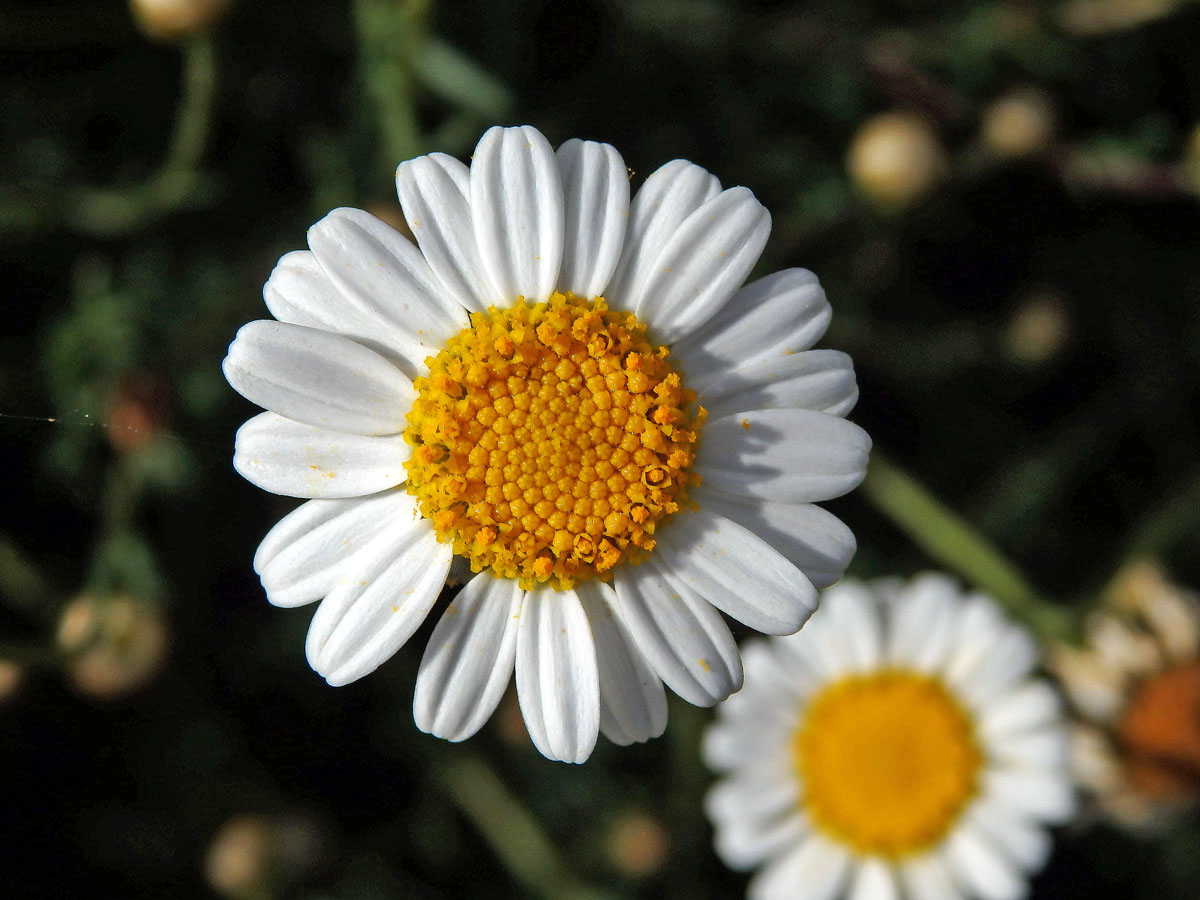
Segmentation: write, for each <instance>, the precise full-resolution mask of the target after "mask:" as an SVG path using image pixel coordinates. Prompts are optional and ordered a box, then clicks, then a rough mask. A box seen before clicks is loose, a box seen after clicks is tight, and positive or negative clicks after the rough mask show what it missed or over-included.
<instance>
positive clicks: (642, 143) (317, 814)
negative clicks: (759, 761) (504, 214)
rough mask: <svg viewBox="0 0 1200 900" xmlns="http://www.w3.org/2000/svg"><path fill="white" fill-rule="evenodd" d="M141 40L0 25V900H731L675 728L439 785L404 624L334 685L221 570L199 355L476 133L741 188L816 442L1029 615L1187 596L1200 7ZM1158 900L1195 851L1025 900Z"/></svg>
mask: <svg viewBox="0 0 1200 900" xmlns="http://www.w3.org/2000/svg"><path fill="white" fill-rule="evenodd" d="M152 5H156V6H157V5H158V4H151V3H149V2H147V3H146V4H145V6H146V7H150V6H152ZM174 5H182V6H183V7H196V9H193V10H192V11H193V12H197V11H198V12H199V14H200V15H199V18H198V19H197V20H195V21H192V22H187V21H184V20H180V19H171V18H169V17H168V18H167V19H154V20H151V19H144V20H143V21H142V22H141V26H140V27H139V24H138V22H137V21H136V20H135V17H134V16H133V15H132V13H131V11H130V8H129V7H128V6H127V5H126V4H125V3H122V2H117V0H109V2H97V0H6V2H5V3H4V5H3V6H2V7H0V98H2V101H3V115H2V116H0V271H3V274H4V277H3V282H4V284H3V288H2V290H3V292H4V312H5V314H4V319H3V327H2V328H0V414H2V416H0V461H2V464H3V471H4V472H5V473H6V477H5V478H4V479H3V481H2V482H0V659H2V660H4V662H3V664H0V696H2V697H3V700H2V701H0V771H2V772H3V775H2V776H0V778H2V779H3V782H2V783H3V785H4V789H3V798H4V799H3V802H2V812H0V823H2V827H3V829H4V832H5V834H4V836H3V842H2V844H0V846H4V847H5V848H6V854H5V855H6V857H7V858H6V860H5V861H4V863H3V865H2V866H0V894H3V895H4V896H6V897H114V898H116V897H120V898H133V897H178V898H190V897H211V896H217V895H218V892H223V893H224V894H225V896H231V897H247V898H255V897H272V896H280V897H296V898H313V900H316V898H346V900H350V898H385V897H415V898H439V897H539V896H540V897H553V898H571V897H577V898H582V897H592V898H599V897H680V898H690V897H701V898H702V897H727V896H737V895H740V893H741V892H742V891H743V889H744V884H745V879H744V877H743V876H740V875H737V874H735V873H732V872H729V871H727V870H725V869H724V868H723V867H722V865H721V864H720V863H719V862H718V861H717V859H716V858H715V857H714V855H713V854H712V852H711V850H710V839H711V834H710V830H709V827H708V825H707V822H706V820H705V817H704V815H703V812H702V807H701V802H702V797H703V792H704V790H705V789H706V787H707V785H708V783H709V775H708V774H707V772H706V771H705V770H704V768H703V766H702V765H701V764H700V762H699V758H698V750H697V745H698V740H699V735H700V732H701V729H702V728H703V725H704V723H705V722H706V721H707V720H708V717H709V713H708V712H707V711H704V710H697V709H694V708H692V707H689V706H687V705H686V704H683V703H681V702H677V703H672V707H671V721H670V724H669V726H668V731H667V734H666V735H665V736H664V737H663V738H661V739H659V740H657V741H653V742H651V743H650V744H648V745H645V746H639V747H634V748H628V749H621V748H615V747H613V746H612V745H611V744H608V743H607V742H606V741H604V740H603V739H602V740H601V742H600V746H599V747H598V749H597V751H596V753H595V755H594V756H593V757H592V759H591V761H590V762H588V763H587V764H586V765H585V766H583V767H572V766H566V765H562V764H558V763H550V762H547V761H545V760H544V759H542V758H541V757H540V756H539V755H538V754H537V753H536V751H534V750H533V749H532V747H531V745H530V744H529V742H528V739H527V737H525V735H524V731H523V727H522V725H521V723H520V720H519V714H518V712H517V711H516V706H515V702H514V699H513V697H512V696H509V697H508V698H507V699H506V700H505V702H504V703H503V704H502V707H501V709H500V711H499V712H498V713H497V715H496V716H495V717H494V719H493V721H492V722H490V723H489V725H488V726H487V727H486V728H485V729H484V731H483V732H482V733H481V734H480V735H479V736H478V737H476V738H475V739H472V740H471V741H469V742H467V743H466V744H465V745H451V744H448V743H445V742H442V741H439V740H436V739H434V738H431V737H428V736H425V735H422V734H420V733H419V732H417V730H416V728H415V726H414V725H413V722H412V715H411V708H410V707H411V698H412V685H413V680H414V678H415V673H416V668H417V664H418V662H419V658H420V648H421V647H422V646H423V645H424V642H425V638H426V636H427V634H428V631H429V628H430V627H431V626H432V623H433V622H434V621H436V616H432V617H431V618H430V620H429V624H428V625H427V626H426V628H425V629H423V630H422V631H421V632H419V633H418V634H417V636H416V637H414V638H413V640H412V642H411V643H410V644H409V646H408V647H406V648H405V649H404V650H403V651H401V653H400V654H398V656H397V657H396V659H395V660H393V661H392V662H390V663H388V664H387V665H386V666H385V667H384V668H383V669H381V670H380V671H379V672H378V673H376V674H375V675H372V676H371V677H369V678H367V679H364V680H363V681H361V682H358V683H356V684H354V685H352V686H349V687H346V688H341V689H336V690H335V689H332V688H329V687H327V686H326V685H325V684H324V683H323V682H322V681H321V679H320V678H318V677H317V676H316V675H315V674H313V673H312V672H311V671H310V670H309V668H308V666H307V664H306V663H305V660H304V652H303V640H304V633H305V629H306V627H307V622H308V618H309V615H310V611H309V610H276V609H272V608H271V607H269V606H268V604H267V603H266V600H265V598H264V597H263V595H262V592H261V590H260V589H259V587H258V584H257V582H256V580H255V578H254V575H253V572H252V570H251V567H250V561H251V558H252V555H253V552H254V549H255V547H256V545H257V543H258V541H259V539H260V538H261V537H262V535H263V534H264V533H265V532H266V531H267V529H268V528H269V527H270V526H271V525H272V524H273V523H274V522H275V521H276V520H277V519H278V518H279V517H280V516H281V515H282V514H284V513H285V512H286V511H288V510H289V509H291V508H292V507H293V506H294V505H295V503H294V501H290V500H287V499H284V498H278V497H272V496H268V495H265V494H263V493H261V492H260V491H258V490H257V489H255V488H253V487H251V486H250V485H249V484H247V483H245V482H244V481H242V480H241V479H240V478H238V477H237V476H236V475H235V473H234V472H233V469H232V466H231V464H230V457H231V454H232V441H233V433H234V431H235V430H236V428H237V426H238V425H239V424H240V423H241V421H243V420H244V419H246V418H248V417H249V416H250V415H251V414H252V413H254V412H255V411H256V410H255V409H253V408H252V407H251V406H250V404H248V403H247V402H245V401H244V400H242V399H241V398H240V397H238V396H237V395H235V394H234V393H233V391H232V390H230V389H229V388H228V387H227V385H226V384H225V382H224V381H223V379H222V377H221V374H220V369H219V362H220V360H221V358H222V356H223V355H224V350H225V347H226V345H227V344H228V342H229V340H230V339H231V338H232V336H233V334H234V332H235V330H236V329H237V327H238V326H239V325H240V324H241V323H243V322H245V321H247V320H250V319H254V318H261V317H265V316H266V310H265V308H264V307H263V305H262V301H261V296H260V292H261V286H262V283H263V282H264V281H265V279H266V277H267V275H268V273H269V272H270V270H271V267H272V265H273V264H274V262H275V260H276V259H277V258H278V257H279V256H280V255H281V254H282V253H284V252H286V251H288V250H292V249H297V248H300V247H303V246H304V235H305V229H306V228H307V227H308V226H309V225H310V224H311V223H312V222H314V221H315V220H316V219H318V218H320V217H321V216H322V215H324V214H325V213H326V212H327V211H328V210H329V209H331V208H333V207H335V206H341V205H350V206H359V207H363V208H367V209H370V210H371V211H373V212H375V213H376V214H377V215H380V216H382V217H384V218H390V219H392V220H393V221H396V222H400V218H399V214H400V211H399V207H398V205H397V204H396V200H395V195H394V188H393V181H392V174H393V171H394V167H395V165H396V163H397V162H399V161H400V160H401V159H404V158H408V157H411V156H414V155H417V154H420V153H424V152H428V151H431V150H441V151H444V152H448V153H452V154H455V155H458V156H459V157H461V158H465V157H466V156H467V155H469V153H470V151H471V148H472V147H473V145H474V142H475V141H476V140H477V139H478V136H479V135H480V134H481V133H482V131H483V130H484V129H485V128H486V127H487V126H489V125H491V124H495V123H518V122H521V123H524V122H528V123H532V124H535V125H537V126H538V127H539V128H541V129H542V131H543V132H544V133H545V134H546V135H547V136H548V137H549V139H550V140H551V141H552V142H553V143H559V142H561V141H563V140H566V139H568V138H571V137H584V138H590V139H596V140H603V141H608V142H610V143H612V144H614V145H615V146H616V147H617V148H618V149H619V150H620V151H621V152H622V154H623V155H624V158H625V161H626V163H627V165H628V166H629V167H630V168H631V169H632V170H633V171H634V173H635V175H634V181H635V185H636V184H637V183H640V180H641V179H642V178H643V177H644V176H645V175H646V174H648V173H649V172H651V171H653V170H654V169H655V168H657V167H658V166H659V165H660V164H662V163H663V162H665V161H667V160H669V159H673V158H676V157H681V156H682V157H686V158H689V159H691V160H693V161H695V162H697V163H699V164H701V165H703V166H705V167H707V168H709V169H710V170H712V171H713V172H715V173H716V174H717V175H718V176H719V177H720V178H721V179H722V181H723V183H724V184H726V185H732V184H745V185H747V186H749V187H750V188H751V189H752V190H753V191H754V192H755V193H756V195H757V196H758V197H759V198H760V199H761V200H762V201H763V202H764V203H765V204H766V205H767V207H768V208H769V209H770V210H771V211H772V213H773V216H774V223H775V225H774V231H773V234H772V238H771V240H770V243H769V244H768V247H767V250H766V252H765V254H764V257H763V260H762V262H761V263H760V267H759V270H760V272H763V273H765V272H768V271H772V270H775V269H778V268H782V267H786V266H797V265H798V266H804V267H807V268H811V269H813V270H814V271H816V272H817V273H818V274H819V275H820V276H821V278H822V281H823V282H824V284H825V286H826V289H827V291H828V295H829V298H830V300H831V302H832V303H833V306H834V321H833V325H832V327H831V329H830V331H829V334H828V336H827V337H826V339H825V341H824V345H825V346H831V347H836V348H840V349H843V350H847V351H849V352H850V353H851V354H852V355H853V357H854V359H855V363H856V365H857V368H858V373H859V379H860V387H861V391H862V399H861V401H860V403H859V406H858V409H857V411H856V412H855V413H854V416H853V417H854V418H855V420H856V421H858V422H859V423H860V424H861V425H863V426H864V427H865V428H866V429H867V430H868V431H869V432H870V433H871V435H872V436H873V437H874V439H875V441H876V445H877V447H878V449H879V450H880V451H881V453H882V454H886V457H887V458H888V459H890V460H891V461H892V462H894V463H897V464H899V465H900V466H902V467H903V469H905V470H907V471H908V472H909V473H911V474H912V475H913V476H914V477H915V478H916V479H918V480H919V481H920V482H921V483H923V484H924V485H925V486H926V487H927V488H928V489H929V491H931V492H932V494H933V495H935V496H936V497H938V498H939V499H940V500H941V501H942V502H943V503H944V504H945V505H946V506H947V507H948V508H950V509H953V510H955V511H956V512H957V513H959V514H961V515H962V516H964V517H965V518H966V519H967V520H968V521H969V522H971V523H972V524H973V525H974V526H975V527H976V528H977V529H978V530H979V532H980V533H981V534H982V535H983V536H984V537H986V539H988V540H989V541H991V542H992V543H994V545H995V546H996V547H997V548H999V550H1000V551H1001V552H1002V553H1003V554H1004V555H1005V556H1007V558H1008V559H1009V560H1011V561H1012V562H1013V563H1014V564H1015V565H1016V566H1017V567H1018V568H1019V570H1020V571H1022V572H1023V573H1024V575H1025V576H1026V578H1027V579H1028V581H1029V582H1030V583H1031V584H1033V585H1036V591H1037V593H1038V594H1039V596H1043V597H1049V598H1053V599H1054V601H1055V602H1056V603H1057V604H1059V606H1060V607H1061V608H1063V609H1067V610H1070V611H1072V614H1076V613H1079V612H1081V611H1082V610H1084V609H1085V608H1086V607H1087V606H1088V605H1089V604H1090V603H1092V602H1093V598H1094V597H1095V596H1096V594H1097V592H1098V591H1099V590H1100V589H1101V588H1102V586H1103V585H1104V584H1105V582H1106V581H1107V580H1108V579H1109V578H1110V577H1111V575H1112V573H1113V572H1114V571H1115V570H1116V569H1117V568H1118V566H1119V565H1120V564H1121V563H1122V562H1124V561H1125V560H1127V559H1128V558H1130V557H1132V556H1134V555H1136V554H1138V553H1149V554H1153V555H1157V556H1159V557H1161V558H1162V559H1163V560H1164V561H1165V562H1166V564H1167V566H1168V567H1169V569H1170V570H1171V571H1172V573H1173V574H1174V576H1175V577H1176V578H1177V579H1178V580H1179V581H1181V582H1183V583H1185V584H1190V585H1193V586H1195V585H1200V531H1198V530H1197V528H1196V525H1197V519H1198V517H1200V516H1198V510H1200V417H1198V416H1197V415H1196V409H1197V400H1198V394H1200V316H1198V315H1197V307H1198V301H1200V264H1198V263H1200V252H1198V249H1197V248H1198V246H1200V207H1198V202H1197V193H1198V192H1200V134H1197V133H1195V132H1193V129H1194V128H1195V126H1196V124H1197V122H1198V121H1200V53H1198V52H1197V48H1198V47H1200V7H1198V6H1195V5H1191V4H1185V3H1176V2H1171V0H1156V2H1150V0H1066V2H1058V3H1032V2H1017V0H1012V2H988V0H956V2H945V0H942V2H932V3H930V2H925V3H913V2H899V3H897V2H888V3H882V2H851V3H841V2H828V0H816V2H810V3H805V4H797V3H778V2H768V0H760V2H746V3H735V2H731V0H664V2H642V0H572V2H566V0H491V2H487V3H478V2H465V0H458V2H451V0H447V2H433V0H356V2H349V3H346V2H333V0H256V2H251V0H243V2H241V3H235V4H233V5H232V6H230V7H229V8H228V9H222V8H221V7H223V6H224V4H221V3H214V2H213V0H177V2H176V3H168V4H165V6H168V7H170V6H174ZM168 12H169V11H168ZM880 115H883V118H877V117H878V116H880ZM48 419H54V421H53V422H51V421H46V420H48ZM881 458H882V457H881ZM830 507H831V508H832V509H833V510H834V511H835V512H837V513H838V514H839V515H841V516H842V517H843V518H845V519H846V521H847V522H848V523H849V524H850V525H851V526H852V527H853V528H854V530H855V532H856V533H857V535H858V537H859V545H860V549H859V554H858V556H857V558H856V560H855V562H854V564H853V566H852V569H851V572H852V573H853V574H857V575H863V576H866V575H876V574H884V573H898V574H909V573H912V572H915V571H918V570H920V569H922V568H927V567H929V566H931V565H934V564H941V565H946V562H945V560H939V559H938V551H937V548H936V546H932V545H929V544H928V543H926V544H921V545H918V543H916V542H914V540H913V538H912V536H911V535H906V534H905V533H904V532H903V530H901V529H900V528H898V527H897V525H896V524H895V523H894V522H893V521H892V520H891V519H890V518H889V517H888V516H887V515H885V514H883V512H881V509H880V507H879V506H878V505H877V500H876V499H875V498H874V495H873V494H871V493H870V492H859V493H857V494H855V495H852V496H851V497H848V498H846V499H844V500H840V501H837V502H835V503H833V504H830ZM922 547H924V548H925V549H922ZM930 554H932V555H930ZM967 574H968V575H971V574H972V573H971V572H970V571H968V572H967ZM1056 608H1058V607H1056ZM118 613H119V615H117V614H118ZM122 616H123V617H124V618H123V619H122V618H121V617H122ZM114 619H117V620H119V621H118V623H117V626H112V625H111V622H112V621H113V620H114ZM98 622H109V623H110V629H112V628H115V629H116V630H115V631H114V632H113V634H115V635H116V637H113V636H112V635H110V634H108V633H107V632H105V631H104V628H103V627H102V626H101V625H98V624H97V623H98ZM118 626H119V627H118ZM738 634H739V635H740V636H745V634H746V632H745V631H744V630H743V631H740V632H738ZM80 635H82V636H83V637H80ZM105 641H108V642H109V643H110V644H112V643H113V642H114V641H115V647H114V648H111V652H110V653H109V656H108V657H101V658H99V659H93V660H92V661H91V663H90V664H89V665H87V666H85V665H83V664H82V661H83V657H82V651H81V650H80V649H79V648H80V647H91V646H94V645H95V644H96V643H97V642H99V643H104V642H105ZM64 646H66V647H67V650H68V651H70V649H71V647H74V648H75V649H74V650H73V651H71V652H64V650H63V647H64ZM1198 891H1200V823H1198V822H1197V820H1196V818H1195V817H1192V818H1191V819H1190V820H1184V821H1183V822H1182V823H1180V824H1178V825H1176V826H1175V827H1174V828H1172V829H1171V830H1169V831H1168V832H1167V833H1166V834H1164V835H1162V836H1160V837H1158V838H1155V839H1147V838H1133V837H1130V836H1128V835H1124V834H1122V833H1120V832H1118V831H1116V830H1115V829H1112V828H1110V827H1107V826H1096V827H1091V826H1088V825H1086V824H1081V825H1078V826H1073V827H1071V828H1068V829H1067V830H1066V831H1064V832H1063V833H1062V834H1061V835H1060V840H1059V843H1058V848H1057V851H1056V854H1055V856H1054V858H1053V860H1052V861H1051V864H1050V866H1049V867H1048V869H1047V870H1046V871H1045V872H1044V873H1043V874H1042V875H1041V876H1039V877H1038V878H1037V879H1036V880H1035V882H1034V895H1035V896H1038V897H1059V898H1061V897H1089V898H1108V897H1130V896H1145V897H1172V898H1180V900H1184V898H1187V900H1191V898H1194V897H1196V896H1197V893H1198Z"/></svg>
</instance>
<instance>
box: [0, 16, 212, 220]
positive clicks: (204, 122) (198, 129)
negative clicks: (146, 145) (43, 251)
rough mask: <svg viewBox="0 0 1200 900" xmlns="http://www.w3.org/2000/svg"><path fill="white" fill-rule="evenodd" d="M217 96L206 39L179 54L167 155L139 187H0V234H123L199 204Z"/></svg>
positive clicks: (202, 197)
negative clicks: (58, 230)
mask: <svg viewBox="0 0 1200 900" xmlns="http://www.w3.org/2000/svg"><path fill="white" fill-rule="evenodd" d="M216 91H217V62H216V53H215V51H214V49H213V44H212V41H211V39H210V38H209V37H208V36H200V37H197V38H194V39H193V40H192V41H190V42H189V43H188V44H187V45H185V47H184V49H183V85H182V89H181V92H180V98H179V106H178V109H177V111H176V114H175V124H174V126H173V127H172V131H171V138H170V141H169V143H168V144H167V151H166V153H165V154H164V156H163V159H162V162H161V163H160V164H159V166H158V168H157V169H156V170H155V171H154V172H153V173H152V174H151V175H149V176H148V177H147V178H146V179H145V180H144V181H142V182H140V183H138V184H135V185H132V186H129V187H119V188H97V187H72V188H65V189H64V188H54V187H49V188H47V189H45V190H44V191H42V190H38V189H33V190H27V189H24V188H20V189H18V188H9V187H0V200H2V201H3V212H2V213H0V232H3V231H12V230H21V231H32V230H37V229H39V228H44V227H49V226H54V225H58V224H64V225H66V226H67V227H68V228H71V229H73V230H75V231H78V232H80V233H82V234H87V235H91V236H96V237H111V236H114V235H120V234H125V233H128V232H130V231H132V230H134V229H136V228H140V227H143V226H145V225H147V224H149V223H151V222H153V221H154V220H156V219H158V218H160V217H162V216H164V215H167V214H168V213H171V212H173V211H175V210H177V209H182V208H185V207H188V206H199V205H202V204H203V203H204V202H205V199H206V198H205V196H204V189H205V180H204V176H203V174H202V173H201V172H200V171H199V169H198V166H199V164H200V161H201V158H202V157H203V155H204V148H205V145H206V144H207V142H208V133H209V130H210V127H211V123H212V113H213V107H214V103H215V98H216Z"/></svg>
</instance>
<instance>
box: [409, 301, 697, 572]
mask: <svg viewBox="0 0 1200 900" xmlns="http://www.w3.org/2000/svg"><path fill="white" fill-rule="evenodd" d="M645 330H646V329H645V326H644V325H643V324H642V323H640V322H639V321H638V320H637V318H636V317H635V316H633V315H632V314H630V313H619V312H615V311H613V310H610V309H608V307H607V304H606V303H605V301H604V299H603V298H601V297H597V298H595V299H593V300H591V301H589V300H586V299H584V298H581V297H576V296H574V295H573V294H560V293H555V294H554V295H553V296H552V297H551V298H550V300H549V301H548V302H546V303H538V304H529V303H526V302H525V301H524V300H519V301H518V302H517V303H516V304H515V305H514V306H512V307H510V308H508V309H503V310H497V309H496V308H494V307H493V308H492V309H490V310H489V311H488V312H487V313H474V314H472V316H471V324H470V325H469V326H468V327H467V328H465V329H464V330H463V331H461V332H459V333H458V334H457V335H455V336H454V337H453V338H451V339H450V340H449V341H448V342H447V343H446V346H445V347H444V348H443V349H442V351H441V352H440V353H439V354H438V355H437V356H436V357H430V358H429V359H428V360H427V363H428V365H429V375H428V376H427V377H423V378H418V379H416V381H415V382H414V384H415V386H416V389H417V392H418V397H417V400H416V402H415V403H414V404H413V408H412V411H411V412H410V413H409V415H408V428H407V429H406V430H405V433H404V435H405V439H406V440H407V441H408V442H409V443H410V444H412V445H414V447H415V450H414V451H413V454H412V458H411V459H410V460H409V461H408V462H407V463H406V464H405V465H406V468H407V469H408V482H407V484H408V492H409V493H410V494H412V495H414V496H415V497H416V498H417V500H418V503H419V505H420V509H421V513H422V514H423V515H424V516H425V517H426V518H428V519H430V520H431V521H432V522H433V525H434V530H435V531H436V533H437V536H438V540H440V541H443V542H448V543H451V544H452V545H453V548H454V552H455V553H456V554H458V555H460V556H463V557H466V558H467V559H468V560H470V562H471V568H472V570H473V571H476V572H480V571H483V570H484V569H485V568H486V569H490V570H491V571H492V572H493V573H494V574H495V575H497V576H499V577H503V578H515V579H518V580H519V581H520V582H521V584H522V585H523V586H524V587H526V588H529V587H532V586H533V585H534V584H539V583H550V584H551V585H552V586H554V587H557V588H562V589H566V588H570V587H571V586H572V585H573V584H574V583H575V582H577V581H580V580H583V579H587V578H591V577H596V576H599V577H600V578H602V579H606V578H607V577H608V576H609V573H610V572H611V570H612V568H613V567H614V566H615V565H617V563H619V562H621V561H622V560H632V561H635V562H636V561H637V559H638V558H639V556H640V555H641V554H644V553H645V552H646V551H649V550H651V549H652V548H653V547H654V543H655V539H654V534H655V531H656V529H657V528H658V527H659V526H660V525H661V524H662V523H663V521H664V520H665V519H666V518H667V517H669V516H670V515H672V514H673V513H675V512H676V511H677V510H678V509H679V507H680V504H681V503H682V502H684V501H685V499H686V488H687V487H688V485H689V484H694V483H696V482H697V481H698V480H699V479H698V476H696V475H695V474H693V473H691V472H690V467H691V465H692V462H693V460H694V458H695V448H696V441H697V438H698V432H699V427H700V424H701V422H702V421H703V418H704V411H703V409H701V410H699V411H698V412H696V413H694V414H693V413H692V412H690V409H691V407H692V405H693V401H694V400H695V395H694V394H692V393H690V392H688V391H686V390H684V388H683V386H682V383H681V380H680V376H679V373H678V372H675V371H674V370H673V369H672V368H671V366H670V364H669V362H668V360H667V349H666V348H665V347H654V346H652V345H651V344H650V343H649V342H648V341H647V340H646V336H645Z"/></svg>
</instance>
